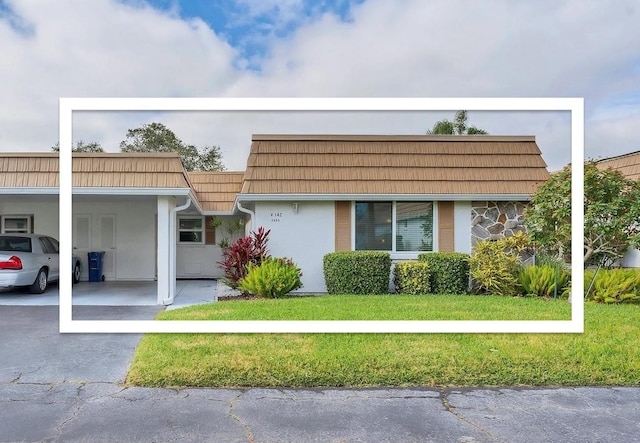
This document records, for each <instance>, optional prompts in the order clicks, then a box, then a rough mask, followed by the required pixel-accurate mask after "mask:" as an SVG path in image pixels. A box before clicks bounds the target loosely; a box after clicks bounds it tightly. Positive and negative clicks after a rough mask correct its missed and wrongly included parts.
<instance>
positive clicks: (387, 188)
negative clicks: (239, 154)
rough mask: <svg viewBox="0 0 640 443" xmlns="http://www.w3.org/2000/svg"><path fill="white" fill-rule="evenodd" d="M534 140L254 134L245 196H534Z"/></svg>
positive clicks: (539, 176)
mask: <svg viewBox="0 0 640 443" xmlns="http://www.w3.org/2000/svg"><path fill="white" fill-rule="evenodd" d="M548 178H549V172H548V171H547V165H546V164H545V162H544V160H543V159H542V156H541V153H540V149H539V148H538V146H537V145H536V142H535V137H533V136H486V135H473V136H434V135H422V136H415V135H396V136H382V135H377V136H366V135H254V136H253V138H252V144H251V152H250V155H249V159H248V162H247V171H246V173H245V177H244V184H243V187H242V194H249V195H260V194H269V195H276V194H281V195H286V194H325V195H326V194H333V195H339V194H345V195H354V194H362V195H366V194H398V195H399V194H413V195H415V194H433V195H436V194H440V195H447V194H449V195H455V194H460V195H471V194H485V195H489V194H491V195H499V194H505V195H514V194H520V195H531V194H532V193H534V191H535V188H536V186H537V185H538V184H539V183H540V182H543V181H545V180H547V179H548Z"/></svg>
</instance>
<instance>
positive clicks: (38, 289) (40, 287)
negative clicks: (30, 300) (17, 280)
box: [29, 268, 47, 294]
mask: <svg viewBox="0 0 640 443" xmlns="http://www.w3.org/2000/svg"><path fill="white" fill-rule="evenodd" d="M46 289H47V270H46V269H44V268H42V269H40V270H39V271H38V275H37V277H36V280H35V281H34V282H33V284H32V285H31V286H30V287H29V291H31V293H33V294H42V293H43V292H44V291H45V290H46Z"/></svg>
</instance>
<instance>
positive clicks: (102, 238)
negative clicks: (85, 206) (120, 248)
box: [96, 214, 116, 280]
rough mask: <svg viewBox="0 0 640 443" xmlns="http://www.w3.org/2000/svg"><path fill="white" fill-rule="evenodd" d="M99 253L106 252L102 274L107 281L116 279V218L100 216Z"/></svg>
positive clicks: (106, 215)
mask: <svg viewBox="0 0 640 443" xmlns="http://www.w3.org/2000/svg"><path fill="white" fill-rule="evenodd" d="M97 240H98V241H97V245H96V250H97V251H104V252H105V254H104V259H103V260H104V261H103V263H102V274H103V275H104V278H105V280H115V278H116V216H115V214H98V238H97Z"/></svg>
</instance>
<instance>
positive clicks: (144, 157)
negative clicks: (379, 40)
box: [0, 152, 189, 188]
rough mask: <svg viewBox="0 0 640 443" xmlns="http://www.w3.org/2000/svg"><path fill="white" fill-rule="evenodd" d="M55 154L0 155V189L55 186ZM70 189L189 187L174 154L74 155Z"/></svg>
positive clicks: (56, 168)
mask: <svg viewBox="0 0 640 443" xmlns="http://www.w3.org/2000/svg"><path fill="white" fill-rule="evenodd" d="M58 170H59V167H58V154H57V153H41V152H40V153H1V154H0V171H2V174H0V188H34V187H42V188H48V187H57V186H58ZM73 186H75V187H97V188H100V187H116V188H118V187H126V188H188V187H189V183H188V181H187V177H186V172H185V171H184V168H183V167H182V163H181V162H180V157H179V156H178V155H177V154H171V153H153V154H150V153H143V154H142V153H140V154H138V153H136V154H133V153H131V154H129V153H126V154H125V153H119V154H109V153H91V154H89V153H74V154H73Z"/></svg>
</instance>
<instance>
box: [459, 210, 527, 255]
mask: <svg viewBox="0 0 640 443" xmlns="http://www.w3.org/2000/svg"><path fill="white" fill-rule="evenodd" d="M526 206H527V203H526V202H495V201H474V202H471V246H472V247H473V246H475V245H476V243H478V242H479V241H482V240H497V239H500V238H504V237H510V236H512V235H513V234H515V233H516V232H526V228H525V227H524V225H523V224H522V220H523V218H524V216H523V214H524V208H525V207H526Z"/></svg>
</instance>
